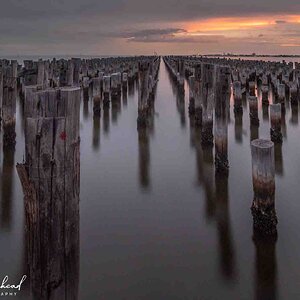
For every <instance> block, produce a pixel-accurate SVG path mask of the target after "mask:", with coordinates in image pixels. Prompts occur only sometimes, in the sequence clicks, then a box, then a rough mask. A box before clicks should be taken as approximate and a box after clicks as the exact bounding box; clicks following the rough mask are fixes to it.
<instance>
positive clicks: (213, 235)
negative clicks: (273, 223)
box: [0, 62, 300, 300]
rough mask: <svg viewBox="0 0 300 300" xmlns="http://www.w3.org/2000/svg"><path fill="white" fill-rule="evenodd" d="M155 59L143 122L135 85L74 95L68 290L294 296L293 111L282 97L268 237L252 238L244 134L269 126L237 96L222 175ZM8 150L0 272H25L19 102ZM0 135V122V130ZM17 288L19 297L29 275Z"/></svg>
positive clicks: (298, 271)
mask: <svg viewBox="0 0 300 300" xmlns="http://www.w3.org/2000/svg"><path fill="white" fill-rule="evenodd" d="M185 91H186V93H185V99H182V98H181V97H180V96H178V93H177V90H176V88H175V87H174V85H173V84H172V81H171V78H170V77H169V74H168V72H167V70H166V68H165V65H164V63H163V62H162V63H161V68H160V74H159V82H158V86H157V92H156V100H155V114H154V120H153V128H152V130H151V131H150V132H149V134H148V135H145V134H144V135H140V137H139V134H138V132H137V129H136V119H137V90H136V87H135V88H134V91H131V93H130V95H128V98H127V99H126V98H124V97H123V99H121V105H120V106H119V107H118V108H112V107H111V108H110V110H109V111H106V112H104V111H103V110H102V112H101V118H100V120H99V119H94V118H93V108H92V101H89V102H82V105H81V122H80V124H81V132H80V135H81V192H80V287H79V299H104V300H110V299H113V300H115V299H116V300H118V299H130V300H133V299H151V300H152V299H162V300H167V299H180V300H181V299H201V300H202V299H297V298H298V297H300V286H299V282H300V243H299V242H298V241H299V238H300V220H299V212H300V202H299V194H300V185H299V176H300V160H299V153H300V139H299V133H300V132H299V124H298V117H299V112H298V110H297V109H296V108H291V107H290V106H287V110H286V115H285V126H284V128H283V133H284V142H283V145H282V149H280V148H278V147H277V149H276V211H277V216H278V221H279V223H278V240H277V242H276V243H271V244H266V243H262V242H260V243H258V242H256V243H254V241H253V239H252V237H253V231H252V216H251V211H250V207H251V203H252V199H253V192H252V178H251V155H250V139H251V134H252V135H253V136H254V135H257V134H258V135H259V137H261V138H268V137H269V123H268V120H267V112H266V111H264V112H263V111H262V109H260V113H259V116H260V120H261V122H260V127H259V131H258V132H254V131H253V130H252V132H251V130H250V123H249V116H248V108H247V103H246V102H245V103H244V115H243V119H242V122H241V120H235V117H234V114H233V105H231V116H230V123H229V127H228V138H229V164H230V172H229V178H228V180H218V179H217V180H216V179H215V176H214V164H213V153H212V152H211V151H208V150H205V151H203V150H202V148H201V141H200V135H199V132H198V131H197V130H195V128H194V127H193V123H192V122H190V119H189V116H188V87H187V85H186V89H185ZM16 132H17V144H16V149H15V152H11V151H10V152H3V151H2V146H1V168H0V185H1V186H0V189H1V190H0V246H1V258H0V266H1V272H0V275H1V276H5V275H9V276H10V278H11V280H12V281H13V280H15V281H18V280H19V279H20V278H21V276H22V274H26V270H27V269H26V259H25V257H26V255H25V234H24V208H23V194H22V191H21V186H20V182H19V179H18V177H17V174H16V170H15V164H16V162H21V161H22V159H23V154H24V134H23V119H22V108H21V105H20V102H19V100H18V107H17V125H16ZM1 143H2V132H1ZM19 295H20V297H19V299H30V296H29V281H28V282H27V283H26V284H24V288H23V289H22V292H21V293H20V294H19Z"/></svg>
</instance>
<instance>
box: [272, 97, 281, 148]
mask: <svg viewBox="0 0 300 300" xmlns="http://www.w3.org/2000/svg"><path fill="white" fill-rule="evenodd" d="M270 119H271V129H270V134H271V140H272V142H274V143H282V133H281V104H280V103H277V104H271V105H270Z"/></svg>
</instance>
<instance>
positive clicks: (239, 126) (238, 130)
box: [234, 113, 243, 143]
mask: <svg viewBox="0 0 300 300" xmlns="http://www.w3.org/2000/svg"><path fill="white" fill-rule="evenodd" d="M234 118H235V121H234V134H235V140H236V141H237V142H238V143H242V142H243V114H241V113H236V114H235V115H234Z"/></svg>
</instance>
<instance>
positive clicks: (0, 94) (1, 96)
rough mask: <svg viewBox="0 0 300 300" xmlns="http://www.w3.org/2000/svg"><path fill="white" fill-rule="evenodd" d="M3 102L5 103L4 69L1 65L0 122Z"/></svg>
mask: <svg viewBox="0 0 300 300" xmlns="http://www.w3.org/2000/svg"><path fill="white" fill-rule="evenodd" d="M2 103H3V70H2V68H1V67H0V122H1V120H2Z"/></svg>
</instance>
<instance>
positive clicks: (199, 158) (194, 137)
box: [190, 118, 215, 218]
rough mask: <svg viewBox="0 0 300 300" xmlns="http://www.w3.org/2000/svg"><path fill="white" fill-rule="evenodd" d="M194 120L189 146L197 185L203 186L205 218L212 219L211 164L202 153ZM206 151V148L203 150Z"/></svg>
mask: <svg viewBox="0 0 300 300" xmlns="http://www.w3.org/2000/svg"><path fill="white" fill-rule="evenodd" d="M194 123H195V120H194V119H193V118H190V133H191V145H192V147H194V148H195V151H196V166H197V183H198V184H199V185H200V186H201V185H202V184H203V186H204V192H205V198H206V216H207V218H212V217H213V216H214V214H215V198H214V196H215V195H214V188H213V178H212V177H211V176H213V175H212V168H211V166H212V162H211V158H210V157H207V156H209V155H206V157H205V158H204V153H203V150H202V146H201V128H199V127H197V126H195V124H194ZM205 150H207V148H206V149H205Z"/></svg>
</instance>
